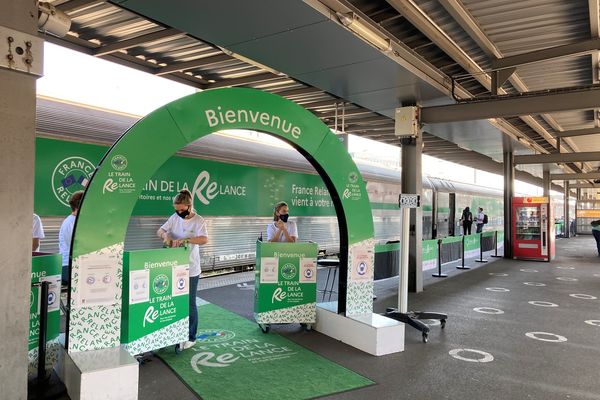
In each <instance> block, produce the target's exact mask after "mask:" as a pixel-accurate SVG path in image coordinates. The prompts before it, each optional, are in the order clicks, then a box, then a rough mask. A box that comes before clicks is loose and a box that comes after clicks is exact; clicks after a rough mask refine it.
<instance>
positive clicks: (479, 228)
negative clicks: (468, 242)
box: [476, 224, 483, 233]
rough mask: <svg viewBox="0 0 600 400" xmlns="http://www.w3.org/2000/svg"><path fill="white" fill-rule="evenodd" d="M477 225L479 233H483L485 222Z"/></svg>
mask: <svg viewBox="0 0 600 400" xmlns="http://www.w3.org/2000/svg"><path fill="white" fill-rule="evenodd" d="M476 225H477V231H476V232H477V233H481V232H483V224H476Z"/></svg>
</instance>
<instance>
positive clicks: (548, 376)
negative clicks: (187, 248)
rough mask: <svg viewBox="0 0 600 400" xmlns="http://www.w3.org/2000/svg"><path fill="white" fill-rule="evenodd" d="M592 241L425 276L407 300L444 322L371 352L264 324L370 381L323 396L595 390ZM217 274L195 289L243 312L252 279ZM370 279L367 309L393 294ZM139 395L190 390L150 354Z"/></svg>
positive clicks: (597, 306)
mask: <svg viewBox="0 0 600 400" xmlns="http://www.w3.org/2000/svg"><path fill="white" fill-rule="evenodd" d="M595 248H596V246H595V243H594V239H593V238H591V237H577V238H571V239H560V240H558V241H557V258H556V260H554V261H552V262H549V263H545V262H529V261H519V260H505V259H502V258H498V259H490V260H495V261H490V262H488V263H486V264H479V267H477V268H474V269H472V270H469V271H466V272H462V273H460V274H458V275H455V276H451V277H449V278H446V279H444V280H435V281H433V280H428V281H427V286H426V288H425V290H424V291H423V292H422V293H418V294H410V295H409V308H410V309H412V310H429V311H442V312H446V313H448V315H449V319H448V323H447V325H446V328H445V329H444V330H441V329H439V326H435V325H433V324H432V331H431V333H430V335H429V343H426V344H425V343H423V342H422V341H421V335H420V332H417V331H416V330H411V329H409V328H407V330H406V347H405V351H404V352H402V353H397V354H393V355H388V356H382V357H374V356H371V355H368V354H366V353H363V352H361V351H359V350H356V349H354V348H352V347H349V346H347V345H345V344H343V343H341V342H338V341H336V340H334V339H332V338H329V337H327V336H324V335H322V334H320V333H318V332H315V331H310V332H307V331H304V330H303V329H301V328H300V327H299V326H298V325H280V326H275V327H274V328H273V330H272V332H276V333H278V334H280V335H282V336H283V337H285V338H287V339H289V340H291V341H293V342H295V343H296V344H299V345H300V346H302V347H304V348H307V349H309V350H311V351H313V352H315V353H317V354H320V355H321V356H323V357H325V358H326V359H328V360H331V361H333V362H334V363H336V364H339V365H341V366H343V367H345V368H347V369H349V370H352V371H355V372H356V373H358V374H360V375H363V376H364V377H366V378H368V379H370V380H372V381H373V382H375V384H374V385H371V386H367V387H363V388H361V389H356V390H352V391H346V392H343V393H337V394H334V395H330V396H326V397H324V398H327V399H398V398H407V399H410V398H412V399H437V398H444V399H507V400H508V399H510V400H513V399H544V400H552V399H600V380H598V363H599V360H600V299H599V297H600V258H598V256H597V254H596V249H595ZM446 268H447V269H448V268H450V267H446ZM221 279H222V278H221ZM227 279H228V281H227V280H225V281H224V282H225V283H226V284H227V283H229V284H228V285H227V286H223V287H216V286H217V285H215V284H211V283H210V281H209V280H208V279H207V281H208V282H205V283H204V286H203V287H201V290H200V291H199V292H198V296H200V297H201V298H202V299H204V300H206V301H209V302H211V303H213V304H217V305H219V306H221V307H223V308H225V309H228V310H230V311H233V312H235V313H237V314H239V315H241V316H243V317H246V318H252V316H251V313H252V303H253V296H254V291H253V287H252V283H251V282H246V283H244V282H241V281H243V280H244V277H243V276H242V275H238V276H233V275H232V276H230V277H229V278H227ZM246 280H247V279H246ZM376 286H377V293H376V294H377V295H378V298H377V300H376V301H375V303H374V304H375V311H376V312H384V311H385V308H386V307H393V306H395V305H396V304H397V295H396V293H395V292H394V291H393V289H392V286H393V285H390V284H389V283H388V284H378V285H376ZM200 318H202V316H200ZM257 329H258V328H257ZM270 334H273V333H270ZM298 368H302V366H298ZM250 373H251V372H250ZM267 384H268V382H265V385H267ZM243 397H244V396H243V393H240V398H243ZM139 398H140V399H156V400H160V399H165V400H166V399H174V398H176V399H180V400H187V399H190V400H191V399H197V398H198V397H197V396H196V394H195V393H194V392H192V391H190V389H189V388H188V387H187V386H186V385H185V384H184V383H183V382H182V381H180V380H179V379H178V378H177V376H176V375H175V374H173V372H172V371H171V370H170V369H169V368H168V367H167V366H166V365H165V364H164V363H163V361H162V360H161V359H159V358H157V357H153V356H151V357H148V358H147V360H146V362H144V363H143V364H142V365H141V366H140V393H139Z"/></svg>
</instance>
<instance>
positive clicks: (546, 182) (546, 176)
mask: <svg viewBox="0 0 600 400" xmlns="http://www.w3.org/2000/svg"><path fill="white" fill-rule="evenodd" d="M551 182H552V181H551V180H550V170H548V169H546V166H544V172H543V175H542V189H543V190H544V197H548V198H550V183H551Z"/></svg>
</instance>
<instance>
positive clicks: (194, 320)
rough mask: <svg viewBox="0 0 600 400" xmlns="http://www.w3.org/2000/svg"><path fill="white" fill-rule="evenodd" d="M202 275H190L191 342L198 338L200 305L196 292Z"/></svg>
mask: <svg viewBox="0 0 600 400" xmlns="http://www.w3.org/2000/svg"><path fill="white" fill-rule="evenodd" d="M199 280H200V276H190V304H189V306H190V335H189V340H190V341H191V342H193V341H195V340H196V332H197V331H198V307H197V306H196V292H197V291H198V281H199Z"/></svg>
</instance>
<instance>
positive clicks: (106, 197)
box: [68, 88, 374, 352]
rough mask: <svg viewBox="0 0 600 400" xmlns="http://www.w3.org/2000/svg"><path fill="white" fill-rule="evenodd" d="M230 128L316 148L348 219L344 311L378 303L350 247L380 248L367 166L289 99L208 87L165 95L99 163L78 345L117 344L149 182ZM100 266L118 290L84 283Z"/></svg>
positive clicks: (81, 228)
mask: <svg viewBox="0 0 600 400" xmlns="http://www.w3.org/2000/svg"><path fill="white" fill-rule="evenodd" d="M224 129H251V130H257V131H262V132H267V133H270V134H272V135H274V136H276V137H279V138H281V139H283V140H285V141H287V142H288V143H290V144H291V145H292V146H294V147H295V148H297V149H298V150H300V151H302V152H303V153H304V154H307V155H309V156H310V157H309V159H310V162H311V163H312V164H313V166H314V167H315V169H316V170H317V171H318V172H319V174H320V175H321V178H322V179H323V181H324V182H325V185H326V187H327V190H328V191H329V194H330V196H331V199H332V201H333V202H334V204H335V209H336V211H337V217H338V220H339V221H340V250H341V255H340V258H341V261H342V263H343V264H346V268H344V267H342V268H341V269H340V282H342V284H340V294H339V298H340V300H339V305H338V308H339V311H340V312H345V313H346V314H347V315H353V314H362V313H366V312H372V310H373V281H372V279H371V280H368V279H365V280H363V279H360V280H352V279H349V277H350V276H351V271H352V268H351V266H352V264H351V261H352V260H351V259H350V258H351V257H349V253H350V254H352V252H353V249H354V248H355V247H357V248H359V249H360V251H359V252H358V253H357V254H360V255H361V257H362V256H363V254H364V253H365V249H366V254H368V253H369V249H370V254H371V255H372V254H373V252H372V249H373V245H374V243H373V220H372V215H371V207H370V204H369V198H368V195H367V191H366V188H365V185H364V182H363V180H362V178H361V176H360V172H359V171H358V169H357V167H356V165H355V164H354V162H353V161H352V158H351V157H350V155H349V154H348V152H347V151H346V149H345V148H344V146H343V145H342V143H340V141H339V140H338V138H337V137H336V136H335V135H334V134H333V133H332V132H331V131H330V129H329V128H328V127H327V126H326V125H325V124H323V123H322V122H321V121H320V120H319V119H318V118H317V117H316V116H314V115H313V114H312V113H310V112H309V111H308V110H306V109H304V108H302V107H300V106H299V105H297V104H295V103H294V102H292V101H289V100H287V99H284V98H281V97H279V96H276V95H273V94H269V93H265V92H261V91H258V90H254V89H239V88H234V89H215V90H207V91H204V92H200V93H196V94H193V95H190V96H187V97H184V98H182V99H179V100H177V101H174V102H172V103H170V104H167V105H166V106H163V107H161V108H159V109H158V110H156V111H154V112H152V113H151V114H149V115H148V116H146V117H145V118H143V119H142V120H140V121H139V122H138V123H136V124H135V125H134V126H133V127H132V128H131V129H130V130H129V131H127V132H126V133H125V134H124V135H123V136H122V137H121V138H120V139H119V140H118V141H117V142H116V143H115V144H114V146H113V147H111V149H110V150H109V151H108V152H107V153H106V154H105V156H104V157H103V158H102V160H101V161H100V163H99V164H98V167H97V169H96V171H95V173H94V174H93V176H92V178H91V180H90V183H89V185H88V186H87V189H86V191H85V195H84V198H83V203H82V206H81V209H80V211H79V215H78V217H77V221H76V224H75V231H74V237H73V246H72V259H73V265H72V271H73V273H72V286H71V304H70V305H71V313H70V320H69V326H68V350H69V351H70V352H72V351H85V350H95V349H102V348H106V347H114V346H117V345H119V342H120V337H121V332H120V320H121V297H120V294H121V288H122V261H123V259H122V257H123V243H124V238H125V234H126V232H127V225H128V223H129V218H130V216H131V215H132V213H133V210H134V208H135V206H136V204H137V201H138V199H139V197H140V195H141V194H142V191H143V190H144V188H145V187H146V184H147V182H148V181H149V180H151V179H152V177H153V176H154V175H155V173H156V172H157V171H158V170H159V169H160V167H161V166H162V165H163V164H164V163H165V162H166V161H167V160H169V159H170V158H171V157H172V156H173V155H174V154H175V152H176V151H177V150H179V149H181V148H182V147H184V146H185V145H187V144H189V143H190V142H192V141H194V140H196V139H199V138H201V137H203V136H206V135H209V134H211V133H213V132H216V131H219V130H224ZM142 149H143V150H142ZM198 179H199V175H197V176H196V178H195V180H194V186H196V184H198V185H199V186H202V185H203V184H204V182H203V179H205V178H203V177H200V182H199V181H198ZM207 182H208V181H207ZM215 185H216V186H217V187H218V185H219V183H216V182H211V183H208V184H207V186H206V187H204V188H203V190H204V189H206V190H209V191H210V190H212V189H211V188H215ZM234 186H235V185H234ZM238 186H239V185H238ZM196 189H197V188H196ZM196 189H194V187H192V190H193V191H196ZM238 189H239V188H237V189H236V191H237V193H240V192H239V191H238ZM201 192H202V193H205V194H206V195H207V196H208V192H206V191H201ZM212 193H214V192H212ZM205 197H206V196H205ZM206 198H207V199H208V197H206ZM213 200H214V201H215V203H218V202H220V201H223V202H224V201H225V200H224V199H217V198H216V197H215V198H214V199H213ZM96 268H99V269H101V270H102V271H104V272H105V273H106V274H109V275H110V276H111V279H112V278H114V280H111V285H112V286H113V288H114V290H112V291H111V290H106V291H105V292H104V294H103V298H102V299H98V298H91V299H89V298H88V297H89V296H88V295H89V294H90V293H89V292H85V290H84V288H85V287H86V286H85V282H86V279H80V278H84V277H86V276H89V274H90V270H93V269H96ZM371 268H372V264H371ZM343 282H346V285H344V284H343ZM346 300H348V301H346ZM99 333H100V334H99Z"/></svg>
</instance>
